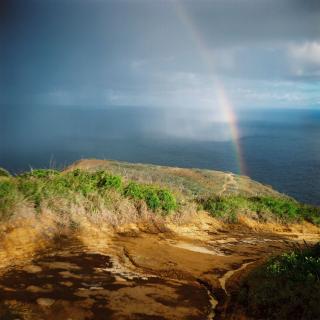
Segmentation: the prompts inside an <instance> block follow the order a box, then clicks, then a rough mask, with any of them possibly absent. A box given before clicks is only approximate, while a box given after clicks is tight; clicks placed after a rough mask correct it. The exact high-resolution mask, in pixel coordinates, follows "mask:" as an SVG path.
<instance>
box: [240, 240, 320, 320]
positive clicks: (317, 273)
mask: <svg viewBox="0 0 320 320" xmlns="http://www.w3.org/2000/svg"><path fill="white" fill-rule="evenodd" d="M319 290H320V244H319V243H318V244H317V245H315V246H313V247H305V248H301V247H298V248H295V249H294V250H292V251H291V252H289V253H285V254H282V255H280V256H278V257H274V258H272V259H270V260H269V261H268V262H267V263H266V264H264V265H263V266H262V267H260V268H259V269H257V270H255V271H253V272H251V273H250V274H249V276H248V277H247V278H246V279H245V280H244V281H243V287H242V289H241V292H240V295H239V296H238V301H239V303H240V304H242V305H245V307H246V309H247V311H248V314H249V315H250V316H252V317H253V318H255V319H256V318H257V319H278V320H280V319H281V320H282V319H297V320H298V319H299V320H300V319H305V320H313V319H319V315H320V295H319V292H320V291H319Z"/></svg>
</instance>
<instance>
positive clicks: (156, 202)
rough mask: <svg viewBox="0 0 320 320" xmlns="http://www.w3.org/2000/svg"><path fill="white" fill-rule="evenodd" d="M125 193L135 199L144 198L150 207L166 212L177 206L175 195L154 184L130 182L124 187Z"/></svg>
mask: <svg viewBox="0 0 320 320" xmlns="http://www.w3.org/2000/svg"><path fill="white" fill-rule="evenodd" d="M124 195H125V196H127V197H130V198H132V199H135V200H144V201H145V202H146V204H147V206H148V208H149V209H151V210H153V211H156V210H158V209H159V210H161V211H162V212H163V213H164V214H167V213H169V212H170V211H172V210H175V209H176V208H177V202H176V199H175V197H174V195H173V194H172V193H171V192H170V191H169V190H166V189H162V188H157V187H155V186H152V185H143V184H138V183H136V182H132V181H131V182H130V183H129V184H128V185H127V186H126V187H125V189H124Z"/></svg>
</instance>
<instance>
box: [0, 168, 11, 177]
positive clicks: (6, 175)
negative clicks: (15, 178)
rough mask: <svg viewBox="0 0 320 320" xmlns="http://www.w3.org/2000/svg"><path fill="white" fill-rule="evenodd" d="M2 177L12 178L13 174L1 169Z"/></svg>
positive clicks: (0, 175) (0, 174)
mask: <svg viewBox="0 0 320 320" xmlns="http://www.w3.org/2000/svg"><path fill="white" fill-rule="evenodd" d="M0 177H11V174H10V172H9V171H7V170H6V169H3V168H0Z"/></svg>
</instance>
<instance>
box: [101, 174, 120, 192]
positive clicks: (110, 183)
mask: <svg viewBox="0 0 320 320" xmlns="http://www.w3.org/2000/svg"><path fill="white" fill-rule="evenodd" d="M95 176H96V177H97V187H98V188H99V189H115V190H121V188H122V178H121V177H120V176H115V175H112V174H109V173H107V172H106V171H99V172H97V173H96V174H95Z"/></svg>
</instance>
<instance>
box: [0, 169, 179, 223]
mask: <svg viewBox="0 0 320 320" xmlns="http://www.w3.org/2000/svg"><path fill="white" fill-rule="evenodd" d="M19 199H25V200H26V201H27V202H28V203H29V204H30V205H32V206H34V208H35V209H36V210H37V211H38V212H40V211H41V208H42V206H43V205H44V204H45V205H46V206H48V205H49V207H51V208H55V209H58V207H59V205H58V204H59V203H62V202H63V203H64V205H65V206H71V205H74V204H79V201H80V202H82V204H85V205H86V207H87V208H88V210H91V211H92V212H93V213H94V212H96V211H99V208H101V207H104V206H107V207H108V206H109V207H111V206H110V204H111V203H112V202H113V201H115V202H117V203H118V205H120V203H119V199H127V200H126V201H131V202H132V203H133V204H134V205H138V202H139V201H143V202H145V203H146V205H147V207H148V209H149V210H151V211H153V212H156V213H160V214H162V215H167V214H168V213H170V212H171V211H174V210H176V209H177V207H178V205H177V201H176V197H175V195H174V194H173V193H172V192H171V191H169V190H168V189H165V188H161V187H158V186H155V185H147V184H141V183H137V182H133V181H126V182H125V181H123V179H122V177H121V176H119V175H113V174H110V173H109V172H107V171H97V172H88V171H84V170H79V169H76V170H74V171H71V172H67V173H61V172H59V171H55V170H51V169H50V170H44V169H39V170H32V171H30V172H26V173H23V174H21V175H19V176H17V177H6V178H1V180H0V212H1V216H2V217H3V218H4V217H9V216H10V215H12V214H13V212H14V206H15V205H16V203H17V202H18V200H19ZM62 200H63V201H62ZM112 209H113V210H114V211H116V208H114V207H112Z"/></svg>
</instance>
